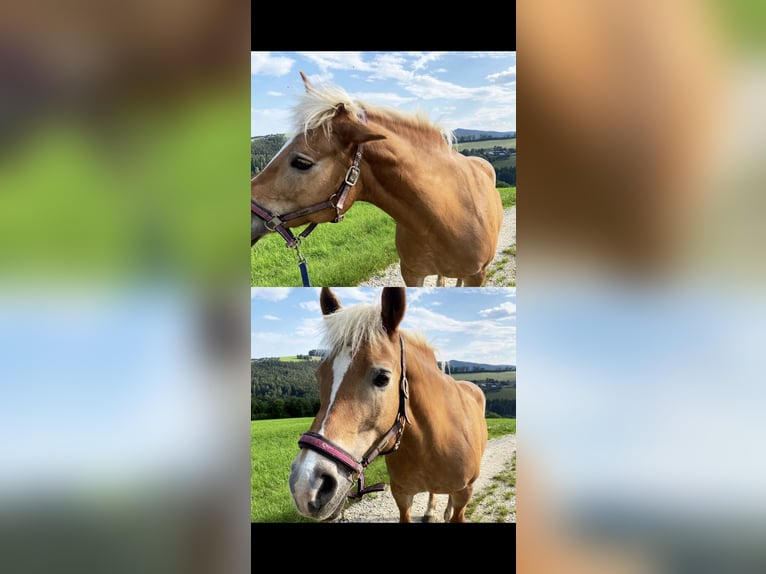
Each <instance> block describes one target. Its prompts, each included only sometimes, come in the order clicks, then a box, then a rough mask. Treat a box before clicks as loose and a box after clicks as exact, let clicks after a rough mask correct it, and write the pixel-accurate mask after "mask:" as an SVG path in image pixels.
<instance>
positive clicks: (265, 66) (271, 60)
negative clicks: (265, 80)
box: [250, 52, 295, 76]
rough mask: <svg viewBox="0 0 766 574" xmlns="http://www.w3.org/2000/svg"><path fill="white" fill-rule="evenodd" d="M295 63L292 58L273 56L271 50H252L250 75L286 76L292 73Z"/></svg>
mask: <svg viewBox="0 0 766 574" xmlns="http://www.w3.org/2000/svg"><path fill="white" fill-rule="evenodd" d="M294 63H295V60H293V59H292V58H287V57H284V56H272V55H271V52H250V75H256V74H267V75H270V76H284V75H285V74H288V73H290V70H291V69H292V67H293V64H294Z"/></svg>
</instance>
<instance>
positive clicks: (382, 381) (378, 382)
mask: <svg viewBox="0 0 766 574" xmlns="http://www.w3.org/2000/svg"><path fill="white" fill-rule="evenodd" d="M390 382H391V379H390V378H389V376H388V375H387V374H386V373H378V374H377V375H375V378H374V379H373V380H372V384H373V385H375V386H376V387H379V388H383V387H385V386H386V385H387V384H388V383H390Z"/></svg>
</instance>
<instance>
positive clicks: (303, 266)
mask: <svg viewBox="0 0 766 574" xmlns="http://www.w3.org/2000/svg"><path fill="white" fill-rule="evenodd" d="M296 239H297V241H296V242H295V244H294V245H293V246H292V248H293V249H295V253H297V254H298V269H300V270H301V279H302V280H303V286H304V287H311V281H309V266H308V263H306V258H305V257H304V256H303V254H301V249H300V244H301V239H303V237H296Z"/></svg>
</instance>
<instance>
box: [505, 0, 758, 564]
mask: <svg viewBox="0 0 766 574" xmlns="http://www.w3.org/2000/svg"><path fill="white" fill-rule="evenodd" d="M765 6H766V5H764V3H763V2H756V1H749V0H734V1H726V2H723V1H708V2H691V1H686V0H681V1H678V2H664V1H661V0H649V1H641V2H608V1H603V0H584V1H582V2H576V3H575V2H572V3H560V2H552V1H549V0H519V1H518V2H517V27H516V34H517V51H518V60H517V61H518V70H517V71H518V82H519V84H518V100H517V102H518V148H517V149H518V160H517V161H518V214H519V223H518V260H517V261H518V270H519V271H518V291H517V295H518V299H517V303H518V348H517V349H518V377H519V383H518V385H519V386H518V400H519V412H520V417H519V418H520V421H519V424H518V441H519V442H518V449H519V455H518V469H519V470H518V501H519V502H518V525H519V526H518V531H517V568H518V570H519V571H520V572H524V573H528V572H546V573H553V572H567V573H573V572H588V573H595V572H610V573H611V572H651V573H655V572H673V573H676V572H679V573H680V572H694V573H701V572H702V573H707V572H711V573H712V572H727V573H730V572H763V571H764V568H765V567H766V544H764V542H766V537H765V535H766V457H764V455H763V452H764V448H763V444H764V439H766V419H765V418H764V416H763V408H764V405H766V385H764V383H765V382H766V380H765V379H764V375H763V373H764V372H766V371H765V369H764V367H766V358H765V356H764V353H763V345H764V341H765V340H766V338H765V335H766V313H765V311H766V290H764V286H765V285H764V278H765V277H764V275H765V272H766V225H765V223H766V219H765V218H764V215H765V213H764V208H766V196H765V195H764V192H766V163H765V162H764V159H765V158H766V8H765Z"/></svg>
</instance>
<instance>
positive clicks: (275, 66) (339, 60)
mask: <svg viewBox="0 0 766 574" xmlns="http://www.w3.org/2000/svg"><path fill="white" fill-rule="evenodd" d="M301 71H303V72H304V73H305V74H306V76H308V78H309V80H310V81H311V82H313V83H321V82H324V83H330V84H335V85H337V86H340V87H342V88H344V89H345V90H346V91H347V92H348V93H349V94H350V95H351V96H352V97H354V98H356V99H358V100H361V101H363V102H368V103H370V104H375V105H382V106H389V107H393V108H396V109H398V110H400V111H404V112H415V111H420V112H424V113H425V114H426V115H427V116H428V118H429V119H431V121H433V122H435V123H437V124H438V125H439V126H441V127H443V128H447V129H450V130H455V129H457V128H464V129H476V130H491V131H515V130H516V52H478V51H475V52H251V54H250V84H251V105H250V135H251V136H262V135H268V134H275V133H291V131H292V126H291V122H290V113H291V108H292V107H293V106H294V105H295V103H296V101H297V99H298V97H299V96H300V95H301V94H302V93H303V92H304V87H303V82H302V80H301V77H300V74H299V72H301Z"/></svg>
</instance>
